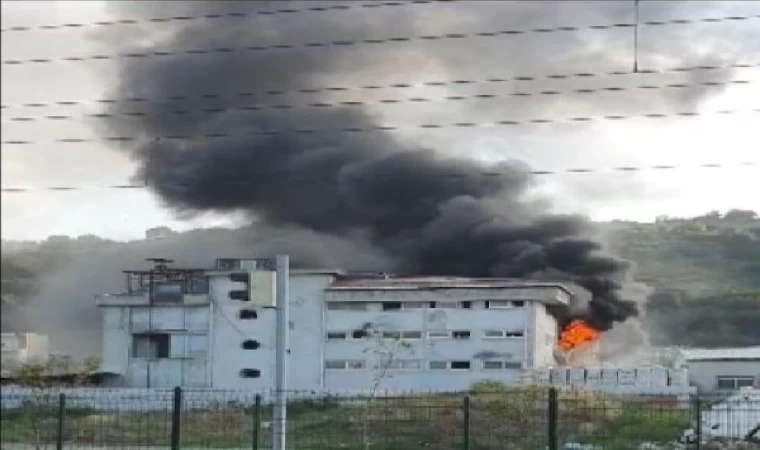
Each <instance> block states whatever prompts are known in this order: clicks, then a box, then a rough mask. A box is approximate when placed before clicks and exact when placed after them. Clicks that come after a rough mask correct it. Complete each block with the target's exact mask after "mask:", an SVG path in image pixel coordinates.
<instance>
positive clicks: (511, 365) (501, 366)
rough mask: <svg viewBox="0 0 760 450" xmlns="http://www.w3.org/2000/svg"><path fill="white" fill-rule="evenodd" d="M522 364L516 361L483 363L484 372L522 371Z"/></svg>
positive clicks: (488, 361)
mask: <svg viewBox="0 0 760 450" xmlns="http://www.w3.org/2000/svg"><path fill="white" fill-rule="evenodd" d="M521 368H522V364H520V363H519V362H514V361H501V360H487V361H483V370H505V369H506V370H508V369H521Z"/></svg>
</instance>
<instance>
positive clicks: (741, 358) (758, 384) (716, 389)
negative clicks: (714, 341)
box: [676, 346, 760, 393]
mask: <svg viewBox="0 0 760 450" xmlns="http://www.w3.org/2000/svg"><path fill="white" fill-rule="evenodd" d="M676 364H677V366H678V367H681V368H686V369H688V373H689V384H691V385H692V386H695V387H696V388H697V390H698V392H700V393H727V392H731V391H736V390H739V389H742V388H752V387H755V388H760V346H754V347H742V348H714V349H684V350H682V351H681V354H680V356H679V357H678V359H677V363H676Z"/></svg>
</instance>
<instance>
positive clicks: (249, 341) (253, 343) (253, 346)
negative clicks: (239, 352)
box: [242, 339, 261, 350]
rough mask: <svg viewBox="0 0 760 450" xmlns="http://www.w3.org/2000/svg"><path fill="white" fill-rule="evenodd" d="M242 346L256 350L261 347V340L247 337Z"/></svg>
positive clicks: (245, 348)
mask: <svg viewBox="0 0 760 450" xmlns="http://www.w3.org/2000/svg"><path fill="white" fill-rule="evenodd" d="M242 347H243V350H256V349H257V348H259V347H261V344H259V341H255V340H253V339H247V340H245V341H243V344H242Z"/></svg>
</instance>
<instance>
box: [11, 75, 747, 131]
mask: <svg viewBox="0 0 760 450" xmlns="http://www.w3.org/2000/svg"><path fill="white" fill-rule="evenodd" d="M750 83H752V81H751V80H732V81H705V82H701V83H672V84H663V85H652V84H643V85H639V86H629V87H626V86H608V87H601V88H590V89H571V90H567V91H558V90H543V91H536V92H524V91H517V92H508V93H504V94H472V95H447V96H445V97H437V98H436V97H411V98H386V99H380V100H369V101H335V102H318V103H306V104H303V105H299V104H292V103H285V104H276V105H237V106H230V107H214V108H209V107H206V108H193V109H173V110H171V109H167V110H164V111H159V112H143V111H126V112H114V113H89V114H82V115H76V116H75V115H65V114H54V115H46V116H15V117H9V118H7V119H3V120H5V121H10V122H37V121H42V120H76V119H80V118H85V119H86V118H94V119H114V118H117V117H147V116H155V115H161V114H171V115H187V114H192V113H221V112H226V111H253V112H257V111H268V110H291V109H303V108H334V107H348V106H366V105H394V104H399V103H416V104H418V103H431V102H446V101H466V100H498V99H504V98H510V97H538V96H556V95H567V94H598V93H604V92H625V91H636V90H658V89H688V88H700V87H716V86H729V85H741V84H750ZM80 104H81V103H80Z"/></svg>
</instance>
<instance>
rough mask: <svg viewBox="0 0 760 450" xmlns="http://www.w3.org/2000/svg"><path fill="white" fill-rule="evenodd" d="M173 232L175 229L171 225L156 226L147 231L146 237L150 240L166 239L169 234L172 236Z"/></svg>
mask: <svg viewBox="0 0 760 450" xmlns="http://www.w3.org/2000/svg"><path fill="white" fill-rule="evenodd" d="M173 234H174V231H172V229H171V228H169V227H156V228H151V229H149V230H146V231H145V239H146V240H148V241H150V240H155V239H165V238H167V237H169V236H172V235H173Z"/></svg>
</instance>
